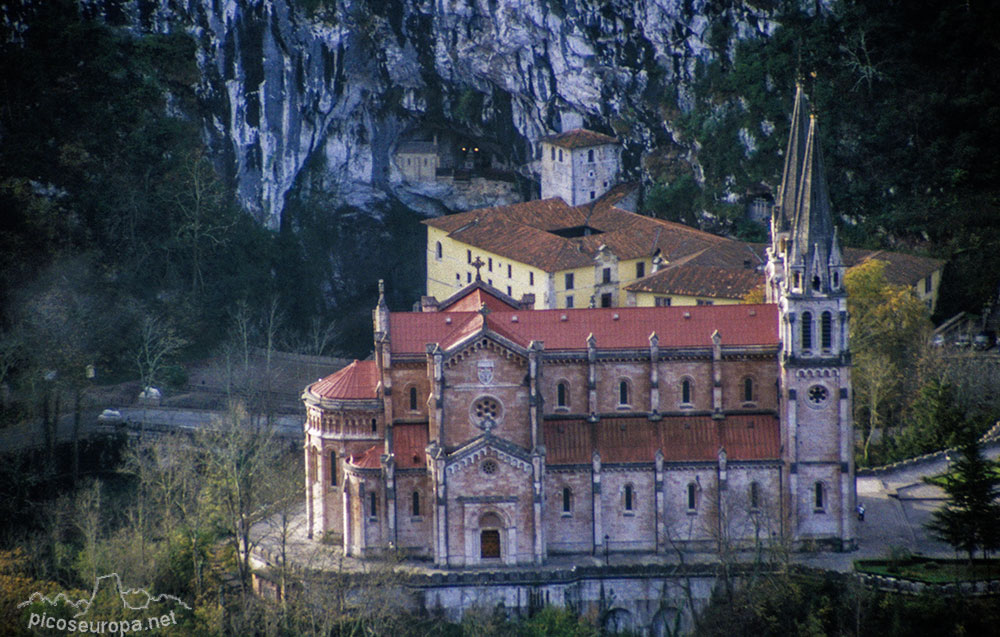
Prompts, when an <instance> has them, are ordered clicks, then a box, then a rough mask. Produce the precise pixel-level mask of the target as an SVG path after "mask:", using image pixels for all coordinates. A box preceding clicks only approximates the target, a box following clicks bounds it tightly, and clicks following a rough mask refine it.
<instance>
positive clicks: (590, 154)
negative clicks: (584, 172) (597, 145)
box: [587, 149, 594, 163]
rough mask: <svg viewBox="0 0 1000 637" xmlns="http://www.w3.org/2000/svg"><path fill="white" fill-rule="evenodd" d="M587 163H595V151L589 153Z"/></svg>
mask: <svg viewBox="0 0 1000 637" xmlns="http://www.w3.org/2000/svg"><path fill="white" fill-rule="evenodd" d="M587 161H589V162H590V163H594V151H593V149H591V150H588V151H587Z"/></svg>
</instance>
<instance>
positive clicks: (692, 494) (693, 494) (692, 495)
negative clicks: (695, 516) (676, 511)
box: [687, 482, 698, 511]
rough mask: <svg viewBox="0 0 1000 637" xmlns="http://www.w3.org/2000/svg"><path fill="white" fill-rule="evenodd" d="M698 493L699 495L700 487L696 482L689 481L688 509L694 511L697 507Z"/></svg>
mask: <svg viewBox="0 0 1000 637" xmlns="http://www.w3.org/2000/svg"><path fill="white" fill-rule="evenodd" d="M697 495H698V487H697V486H696V485H695V483H694V482H688V488H687V505H688V511H694V510H695V509H696V508H697V504H698V501H697V499H696V498H697Z"/></svg>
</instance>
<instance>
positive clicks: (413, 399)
mask: <svg viewBox="0 0 1000 637" xmlns="http://www.w3.org/2000/svg"><path fill="white" fill-rule="evenodd" d="M416 410H417V388H416V387H410V411H416Z"/></svg>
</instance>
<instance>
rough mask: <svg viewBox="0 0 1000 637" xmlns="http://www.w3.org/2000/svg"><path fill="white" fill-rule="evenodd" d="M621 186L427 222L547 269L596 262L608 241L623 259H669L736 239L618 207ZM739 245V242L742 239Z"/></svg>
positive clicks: (459, 238)
mask: <svg viewBox="0 0 1000 637" xmlns="http://www.w3.org/2000/svg"><path fill="white" fill-rule="evenodd" d="M621 194H622V193H620V192H618V191H614V192H609V193H607V194H606V195H605V197H602V198H601V199H599V200H597V201H595V202H593V203H588V204H585V205H582V206H576V207H574V208H571V207H570V206H568V205H567V204H566V203H565V202H563V200H562V199H559V198H552V199H542V200H536V201H528V202H525V203H520V204H514V205H511V206H501V207H498V208H482V209H480V210H472V211H469V212H463V213H458V214H454V215H448V216H445V217H438V218H436V219H429V220H426V221H424V222H423V223H425V224H427V225H428V226H431V227H433V228H438V229H440V230H443V231H445V232H447V233H448V236H449V237H451V238H452V239H455V240H456V241H460V242H462V243H465V244H467V245H471V246H475V247H477V248H480V249H482V250H485V251H488V252H492V253H493V254H497V255H500V256H502V257H506V258H509V259H512V260H514V261H518V262H520V263H524V264H527V265H530V266H533V267H536V268H538V269H540V270H544V271H545V272H558V271H560V270H567V269H572V268H582V267H588V266H593V263H594V256H595V255H596V254H597V252H598V249H599V248H600V247H601V246H602V245H603V246H606V247H607V248H608V249H609V250H611V252H613V253H614V254H615V255H616V256H618V258H619V259H634V258H640V257H644V258H645V257H651V256H652V255H653V254H654V253H655V252H656V251H657V250H659V251H660V253H661V254H662V255H663V256H664V257H665V258H666V259H668V260H669V261H674V260H677V259H680V258H682V257H684V256H687V255H690V254H692V253H695V252H698V251H701V250H705V249H707V248H710V247H713V246H717V245H720V244H730V243H733V244H735V243H736V242H734V241H732V240H730V239H726V238H725V237H719V236H716V235H713V234H710V233H707V232H703V231H701V230H698V229H696V228H692V227H690V226H685V225H684V224H680V223H674V222H671V221H664V220H662V219H655V218H653V217H647V216H644V215H639V214H635V213H633V212H628V211H625V210H621V209H619V208H615V207H614V205H613V204H614V202H616V201H618V200H619V199H620V198H621V196H620V195H621ZM581 227H588V228H590V229H591V230H592V231H593V234H589V235H586V236H577V237H564V236H561V235H558V234H555V232H556V231H559V230H566V229H569V228H581ZM737 245H738V244H737Z"/></svg>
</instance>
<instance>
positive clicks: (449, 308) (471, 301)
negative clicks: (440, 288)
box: [438, 281, 520, 312]
mask: <svg viewBox="0 0 1000 637" xmlns="http://www.w3.org/2000/svg"><path fill="white" fill-rule="evenodd" d="M484 305H485V306H486V307H488V308H489V309H490V310H491V311H493V312H497V311H500V312H502V311H504V310H517V309H520V308H519V307H518V305H517V302H516V301H515V300H514V299H512V298H510V297H509V296H507V295H506V294H503V293H501V292H500V291H499V290H497V289H495V288H493V287H491V286H489V285H488V284H486V283H483V282H482V281H476V282H474V283H471V284H469V285H467V286H465V287H464V288H462V289H461V290H459V291H458V292H457V293H455V294H454V295H452V296H451V297H449V298H447V299H445V300H444V301H442V302H441V305H439V306H438V311H440V312H476V311H478V310H479V308H481V307H482V306H484Z"/></svg>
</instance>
